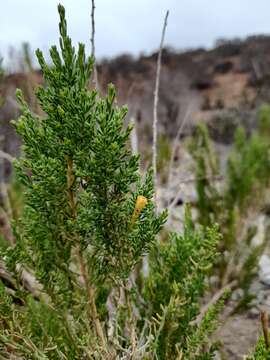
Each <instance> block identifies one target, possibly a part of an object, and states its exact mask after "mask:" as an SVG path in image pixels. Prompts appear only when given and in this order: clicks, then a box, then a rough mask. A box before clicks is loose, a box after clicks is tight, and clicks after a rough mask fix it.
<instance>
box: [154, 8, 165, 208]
mask: <svg viewBox="0 0 270 360" xmlns="http://www.w3.org/2000/svg"><path fill="white" fill-rule="evenodd" d="M168 16H169V11H167V12H166V15H165V19H164V25H163V29H162V35H161V41H160V48H159V52H158V59H157V72H156V83H155V91H154V107H153V146H152V156H153V160H152V163H153V164H152V165H153V172H154V184H155V186H154V189H155V203H157V198H156V192H157V125H158V116H157V107H158V95H159V83H160V70H161V56H162V49H163V43H164V38H165V31H166V27H167V20H168Z"/></svg>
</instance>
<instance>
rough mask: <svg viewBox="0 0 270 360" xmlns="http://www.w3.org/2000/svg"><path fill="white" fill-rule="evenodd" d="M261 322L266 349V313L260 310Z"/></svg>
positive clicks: (267, 339) (267, 342)
mask: <svg viewBox="0 0 270 360" xmlns="http://www.w3.org/2000/svg"><path fill="white" fill-rule="evenodd" d="M261 324H262V330H263V337H264V343H265V347H266V349H268V348H269V330H268V314H267V312H266V311H262V312H261Z"/></svg>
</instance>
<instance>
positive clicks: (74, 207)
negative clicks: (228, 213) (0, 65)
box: [0, 5, 222, 359]
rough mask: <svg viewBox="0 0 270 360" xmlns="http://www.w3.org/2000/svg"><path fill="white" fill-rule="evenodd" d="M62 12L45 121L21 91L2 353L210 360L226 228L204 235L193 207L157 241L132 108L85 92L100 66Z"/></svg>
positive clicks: (157, 218) (2, 292) (1, 299)
mask: <svg viewBox="0 0 270 360" xmlns="http://www.w3.org/2000/svg"><path fill="white" fill-rule="evenodd" d="M58 10H59V14H60V25H59V29H60V35H61V37H60V49H61V52H60V53H59V51H58V49H57V48H56V46H53V47H52V48H51V50H50V54H51V58H52V64H53V65H52V66H48V65H47V64H46V62H45V60H44V57H43V55H42V53H41V52H40V50H37V53H36V54H37V57H38V60H39V63H40V66H41V69H42V71H43V74H44V77H45V80H46V86H44V87H40V88H39V89H38V90H37V97H38V99H39V102H40V105H41V108H42V110H43V112H44V113H45V116H42V117H41V116H37V115H34V114H33V113H32V112H31V111H30V110H29V108H28V106H27V104H26V102H25V100H24V99H23V96H22V93H21V92H20V91H18V93H17V96H18V101H19V103H20V105H21V109H22V116H21V117H20V119H19V120H18V121H16V122H13V124H14V126H15V128H16V130H17V132H18V134H19V135H20V136H21V138H22V142H23V157H21V158H20V159H18V160H17V161H16V164H15V167H16V170H17V173H18V175H19V179H20V182H21V184H23V186H24V189H25V194H24V195H25V196H24V199H25V206H24V208H23V210H22V213H21V216H20V218H19V220H17V221H16V222H15V223H14V238H15V240H16V244H15V245H14V246H12V247H9V248H8V249H7V250H5V249H4V250H2V251H1V258H2V261H3V263H4V265H5V270H6V275H7V276H6V277H5V278H3V277H2V280H3V281H1V282H0V356H1V358H2V359H10V358H11V356H12V357H19V358H23V359H120V358H121V359H171V358H179V359H210V358H212V356H213V354H214V350H215V347H212V346H211V342H210V340H209V338H208V335H209V334H210V333H211V332H212V331H213V329H214V328H215V324H216V318H217V315H218V312H219V310H220V307H221V305H222V304H221V303H222V301H221V302H219V303H217V304H215V305H214V306H213V307H211V308H210V309H209V310H208V311H207V312H206V313H205V314H204V316H202V317H201V318H200V321H197V319H198V316H199V315H200V301H201V298H202V296H203V294H204V290H205V278H206V276H207V273H208V271H209V269H210V267H211V264H212V263H213V260H214V258H215V257H216V246H217V242H218V241H219V233H218V230H217V228H216V226H214V227H211V228H208V229H207V230H206V229H199V230H196V229H195V226H194V224H193V222H192V220H191V214H190V212H189V211H188V210H187V214H186V220H185V231H184V234H183V236H180V235H177V234H175V235H172V236H170V237H169V238H168V239H167V241H166V242H163V241H162V240H161V239H160V240H158V238H157V235H158V234H159V233H160V232H161V229H162V226H163V224H164V222H165V221H166V211H164V212H162V213H161V214H157V213H156V209H155V205H154V203H153V201H152V197H153V184H152V177H151V171H150V172H148V174H147V175H146V176H145V179H144V180H143V179H142V177H141V175H140V172H139V169H138V156H133V155H132V154H131V151H130V149H129V147H128V146H127V143H128V137H129V134H130V132H131V130H132V129H131V128H127V129H125V128H124V127H123V123H124V117H125V115H126V113H127V109H126V108H125V107H124V108H117V107H116V106H115V104H114V100H115V90H114V88H113V86H112V85H110V86H109V89H108V95H107V97H105V98H100V97H99V95H98V94H97V92H96V91H95V90H89V88H88V81H89V78H90V75H91V71H92V65H93V59H92V58H86V56H85V52H84V46H83V45H82V44H79V48H78V52H76V51H75V48H74V47H73V46H72V43H71V39H70V38H69V37H68V35H67V27H66V20H65V10H64V8H63V6H61V5H59V7H58ZM146 254H149V261H148V266H149V273H145V272H143V271H142V267H141V263H142V259H143V258H144V257H145V255H146ZM5 279H9V282H8V284H9V285H10V286H7V283H6V282H5ZM25 279H27V280H28V281H27V282H26V281H25Z"/></svg>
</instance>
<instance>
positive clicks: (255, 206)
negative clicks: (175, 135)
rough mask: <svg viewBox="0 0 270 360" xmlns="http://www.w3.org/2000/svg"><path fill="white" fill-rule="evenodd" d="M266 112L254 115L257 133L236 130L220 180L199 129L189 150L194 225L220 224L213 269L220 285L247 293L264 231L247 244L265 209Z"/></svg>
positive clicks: (268, 167)
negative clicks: (195, 214)
mask: <svg viewBox="0 0 270 360" xmlns="http://www.w3.org/2000/svg"><path fill="white" fill-rule="evenodd" d="M269 119H270V110H269V107H266V106H265V107H263V108H262V109H261V111H260V114H259V126H258V131H257V132H255V133H254V134H253V135H252V136H251V137H250V138H247V136H246V133H245V131H244V129H243V128H238V130H237V131H236V134H235V143H234V145H233V149H232V151H231V153H230V155H229V158H228V161H227V164H226V168H225V174H224V175H222V176H221V175H220V165H219V161H218V158H217V155H216V153H215V151H214V149H213V146H212V144H211V143H210V140H209V136H208V132H207V129H206V127H205V126H204V125H200V126H199V127H198V128H197V132H196V135H195V138H194V140H193V143H192V145H191V152H192V155H193V158H194V160H195V168H196V189H197V194H198V201H197V208H198V221H199V223H201V224H203V225H204V226H210V225H211V224H213V223H218V224H219V225H220V230H221V233H222V241H221V242H220V244H219V248H220V251H221V257H220V259H219V261H218V263H217V266H216V267H215V268H216V269H217V270H218V271H217V273H218V276H219V278H220V285H219V286H224V285H226V284H227V283H229V282H231V281H232V280H237V281H238V283H239V284H241V286H243V287H244V289H245V290H246V291H247V289H248V286H249V283H250V281H251V279H252V274H253V273H254V269H255V268H256V265H257V260H258V257H259V256H260V254H261V253H262V251H263V249H264V247H265V244H266V240H267V236H268V231H267V225H266V226H265V233H264V236H263V237H264V238H263V239H262V241H261V243H259V244H256V243H253V238H254V236H255V235H256V233H257V227H256V224H255V223H254V219H255V218H256V217H258V215H259V214H260V213H262V212H263V211H264V209H265V208H266V207H267V206H268V187H269V181H270V157H269V154H270V138H269V131H270V126H269V125H270V121H269Z"/></svg>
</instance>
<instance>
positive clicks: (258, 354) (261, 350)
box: [246, 336, 270, 360]
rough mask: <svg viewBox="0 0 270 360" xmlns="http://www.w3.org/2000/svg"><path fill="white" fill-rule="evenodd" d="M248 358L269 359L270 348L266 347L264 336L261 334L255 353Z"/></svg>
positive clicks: (251, 359)
mask: <svg viewBox="0 0 270 360" xmlns="http://www.w3.org/2000/svg"><path fill="white" fill-rule="evenodd" d="M246 359H247V360H269V359H270V349H269V348H268V349H267V348H266V346H265V342H264V338H263V336H260V338H259V340H258V343H257V345H256V348H255V351H254V353H253V354H251V355H248V356H247V357H246Z"/></svg>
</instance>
